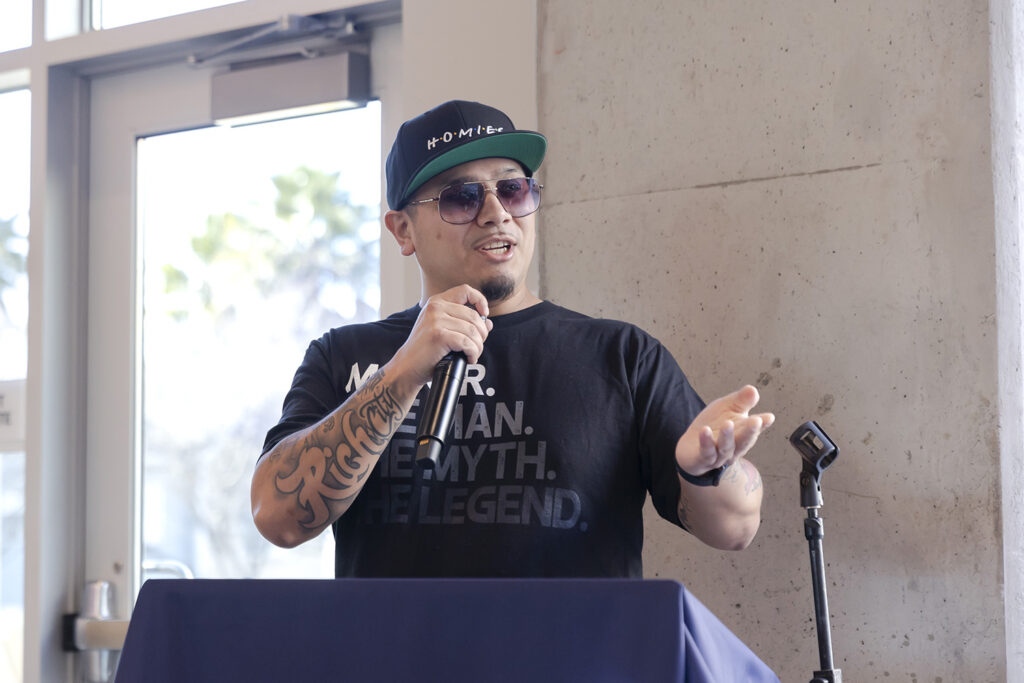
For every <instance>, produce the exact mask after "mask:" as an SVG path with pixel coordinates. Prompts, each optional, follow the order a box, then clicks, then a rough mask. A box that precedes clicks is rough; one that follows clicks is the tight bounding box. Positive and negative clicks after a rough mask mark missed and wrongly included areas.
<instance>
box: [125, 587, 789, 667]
mask: <svg viewBox="0 0 1024 683" xmlns="http://www.w3.org/2000/svg"><path fill="white" fill-rule="evenodd" d="M136 681H140V682H141V681H145V682H146V683H160V682H163V681H166V682H168V683H170V682H172V681H173V682H174V683H181V682H182V681H190V682H192V683H196V682H202V681H211V682H212V681H217V682H218V683H224V682H225V681H246V682H258V681H274V682H292V681H316V682H319V681H360V682H362V681H371V682H376V681H381V682H384V681H387V682H388V683H394V682H395V681H446V682H448V681H451V682H456V681H472V682H473V683H480V682H485V681H486V682H491V681H496V682H502V681H510V682H511V681H516V682H517V683H522V682H523V681H531V682H532V681H644V682H645V683H654V682H658V681H674V682H678V681H687V682H689V683H710V682H712V681H714V682H719V681H723V682H728V683H737V682H740V681H750V682H753V683H760V682H761V681H771V682H773V683H777V682H778V678H777V677H776V676H775V674H773V673H772V672H771V670H769V669H768V667H767V666H765V664H764V663H763V662H761V660H760V659H758V658H757V657H756V656H755V655H754V654H753V653H752V652H751V651H750V650H749V649H748V648H747V647H746V645H744V644H743V643H742V642H741V641H740V640H739V639H738V638H737V637H736V636H735V635H733V634H732V633H731V632H730V631H729V630H728V629H727V628H726V627H725V626H724V625H723V624H722V623H721V622H720V621H719V620H718V619H717V618H715V616H714V615H713V614H712V613H711V612H709V611H708V610H707V608H705V607H704V606H703V605H702V604H701V603H700V602H699V601H698V600H697V599H696V598H694V597H693V596H692V595H691V594H690V593H689V592H687V590H686V589H685V588H684V587H683V586H682V585H680V584H678V583H676V582H674V581H630V580H604V579H592V580H562V579H558V580H554V579H551V580H549V579H536V580H497V579H495V580H491V579H470V580H464V579H461V580H457V579H441V580H419V579H416V580H405V579H358V580H356V579H339V580H322V581H311V580H192V581H189V580H160V581H158V580H150V581H148V582H146V583H145V584H144V585H143V587H142V590H141V592H140V594H139V600H138V603H137V605H136V607H135V612H134V615H133V616H132V619H131V624H130V625H129V628H128V635H127V638H126V640H125V645H124V650H123V652H122V654H121V660H120V664H119V666H118V670H117V677H116V682H117V683H134V682H136Z"/></svg>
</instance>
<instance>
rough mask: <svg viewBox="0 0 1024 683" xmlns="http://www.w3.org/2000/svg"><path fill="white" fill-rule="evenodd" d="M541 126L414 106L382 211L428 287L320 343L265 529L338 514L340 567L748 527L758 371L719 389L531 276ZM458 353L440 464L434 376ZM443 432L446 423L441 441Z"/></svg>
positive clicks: (761, 424)
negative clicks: (727, 390)
mask: <svg viewBox="0 0 1024 683" xmlns="http://www.w3.org/2000/svg"><path fill="white" fill-rule="evenodd" d="M545 149H546V141H545V138H544V137H543V136H542V135H540V134H539V133H536V132H532V131H525V130H516V129H515V127H514V126H513V124H512V121H511V120H509V118H508V117H507V116H506V115H505V114H503V113H502V112H500V111H498V110H496V109H494V108H492V107H488V106H485V105H482V104H479V103H475V102H464V101H452V102H446V103H445V104H442V105H440V106H438V107H436V108H435V109H432V110H430V111H428V112H426V113H424V114H422V115H420V116H418V117H416V118H414V119H412V120H410V121H407V122H406V123H405V124H403V125H402V127H401V129H400V130H399V131H398V135H397V137H396V139H395V142H394V145H393V146H392V149H391V153H390V154H389V155H388V160H387V200H388V205H389V207H390V209H391V210H390V211H388V212H387V213H386V215H385V216H384V222H385V224H386V226H387V228H388V230H389V231H390V232H391V234H392V235H394V237H395V239H396V240H397V242H398V245H399V247H400V248H401V251H402V254H403V255H406V256H415V257H416V259H417V262H418V264H419V268H420V273H421V279H422V295H421V299H420V301H419V303H418V304H417V305H415V306H413V307H412V308H410V309H408V310H405V311H403V312H401V313H396V314H394V315H392V316H390V317H388V318H387V319H385V320H382V321H379V322H374V323H367V324H359V325H349V326H346V327H341V328H337V329H333V330H331V331H329V332H327V333H326V334H325V335H324V336H322V337H321V338H319V339H317V340H315V341H314V342H312V343H311V344H310V346H309V348H308V350H307V351H306V355H305V358H304V359H303V361H302V363H301V365H300V366H299V368H298V370H297V371H296V373H295V378H294V380H293V383H292V387H291V389H290V390H289V392H288V394H287V396H286V398H285V401H284V409H283V414H282V416H281V420H280V422H279V423H278V424H277V425H276V426H274V427H273V428H272V429H271V430H270V432H269V433H268V434H267V439H266V443H265V445H264V450H263V454H262V455H261V456H260V459H259V462H258V463H257V465H256V469H255V472H254V474H253V480H252V512H253V518H254V520H255V522H256V526H257V528H258V529H259V530H260V532H261V533H262V534H263V535H264V536H265V537H266V538H268V539H269V540H270V541H272V542H273V543H275V544H277V545H280V546H285V547H292V546H295V545H298V544H300V543H302V542H304V541H307V540H309V539H311V538H313V537H315V536H317V535H318V534H320V533H321V532H322V531H323V530H324V528H325V527H327V526H329V525H333V527H334V534H335V539H336V551H335V572H336V575H337V576H339V577H343V576H344V577H348V576H351V577H633V578H639V577H641V576H642V567H641V548H642V544H643V518H642V509H643V504H644V500H645V498H646V496H647V494H648V493H649V494H650V495H651V498H652V500H653V502H654V505H655V507H656V508H657V510H658V512H659V514H660V515H661V516H662V517H664V518H665V519H667V520H669V521H670V522H672V523H674V524H676V525H678V526H680V527H682V528H683V529H686V530H687V531H689V532H690V533H692V534H693V535H694V536H696V537H697V538H699V539H700V540H702V541H703V542H705V543H707V544H709V545H711V546H713V547H715V548H720V549H741V548H744V547H746V546H747V545H749V543H750V542H751V540H752V539H753V537H754V534H755V533H756V532H757V528H758V525H759V523H760V509H761V479H760V475H759V474H758V471H757V469H756V468H755V467H754V466H753V465H752V464H751V463H750V462H749V461H748V460H747V459H746V455H747V453H748V452H749V450H750V449H751V447H752V446H753V445H754V443H755V442H756V441H757V438H758V436H759V435H760V434H761V432H762V431H763V430H764V429H766V428H768V427H769V426H770V425H771V424H772V422H773V421H774V416H773V415H772V414H771V413H760V414H751V413H750V411H751V410H752V409H753V408H754V407H755V405H756V404H757V401H758V394H757V390H756V389H755V388H754V387H752V386H746V387H743V388H742V389H739V390H738V391H736V392H735V393H733V394H730V395H728V396H724V397H722V398H719V399H718V400H716V401H713V402H711V403H710V404H708V405H707V406H705V404H704V403H703V401H702V400H701V399H700V397H699V396H698V395H697V393H696V392H695V391H694V390H693V389H692V388H691V387H690V385H689V383H688V381H687V379H686V377H685V376H684V374H683V372H682V371H681V370H680V369H679V366H678V365H677V364H676V362H675V360H674V359H673V358H672V357H671V355H670V354H669V353H668V351H667V350H666V349H665V348H664V347H663V346H662V345H661V344H660V343H659V342H658V341H657V340H655V339H654V338H652V337H651V336H650V335H648V334H646V333H645V332H644V331H642V330H640V329H638V328H637V327H635V326H633V325H630V324H627V323H623V322H617V321H611V320H599V319H594V318H590V317H587V316H585V315H582V314H580V313H575V312H573V311H570V310H567V309H565V308H562V307H559V306H557V305H555V304H553V303H551V302H549V301H542V300H541V299H539V298H538V297H537V296H536V295H535V294H534V293H533V292H531V291H530V290H529V289H528V287H527V285H526V275H527V270H528V268H529V265H530V260H531V258H532V257H533V252H534V246H535V243H536V229H535V216H536V211H537V209H538V208H539V207H540V205H541V195H542V191H543V190H542V185H541V184H540V183H539V182H538V181H537V179H536V178H535V177H534V174H535V173H536V171H537V169H538V168H539V167H540V165H541V162H542V161H543V158H544V153H545ZM453 352H456V353H462V354H464V355H465V359H466V361H467V366H466V369H465V380H464V382H463V384H462V394H461V397H460V400H459V402H458V404H457V405H456V406H455V408H454V413H453V414H452V416H451V428H450V433H448V434H447V440H445V441H444V444H443V447H441V448H440V452H439V453H438V455H437V458H436V463H434V464H433V466H432V467H424V466H422V465H421V464H417V461H416V450H417V443H416V427H417V423H418V420H419V417H420V414H421V413H422V412H423V411H424V409H425V407H426V396H427V383H428V382H430V380H431V377H432V376H433V374H434V371H435V368H437V366H438V364H439V363H440V362H442V360H443V359H445V358H446V357H448V356H449V354H451V353H453ZM443 437H444V435H442V438H443Z"/></svg>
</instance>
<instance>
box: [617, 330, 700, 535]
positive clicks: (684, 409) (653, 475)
mask: <svg viewBox="0 0 1024 683" xmlns="http://www.w3.org/2000/svg"><path fill="white" fill-rule="evenodd" d="M633 397H634V405H635V409H636V420H637V433H638V438H639V444H638V447H639V453H640V466H641V474H642V476H643V480H644V484H645V485H646V487H647V490H648V492H649V493H650V494H651V500H652V502H653V503H654V507H655V509H656V510H657V511H658V514H659V515H661V516H662V517H664V518H665V519H667V520H668V521H670V522H672V523H673V524H676V525H677V526H682V524H680V522H679V516H678V512H677V509H676V508H677V505H678V502H679V478H678V476H677V475H676V466H675V448H676V443H677V442H678V441H679V437H681V436H682V435H683V432H685V431H686V429H687V428H688V427H689V426H690V423H691V422H693V419H694V418H695V417H696V416H697V414H698V413H700V411H702V410H703V409H704V401H703V400H702V399H701V398H700V396H699V395H698V394H697V392H696V391H695V390H694V389H693V387H692V386H690V382H689V381H688V380H687V379H686V375H685V374H683V371H682V369H680V367H679V364H678V363H676V360H675V359H674V358H673V357H672V354H670V353H669V352H668V350H667V349H666V348H665V347H664V346H662V345H661V343H660V342H658V341H657V340H656V339H654V338H653V337H650V336H647V335H644V339H643V341H642V343H641V346H640V350H639V354H638V357H637V365H636V374H635V388H634V393H633Z"/></svg>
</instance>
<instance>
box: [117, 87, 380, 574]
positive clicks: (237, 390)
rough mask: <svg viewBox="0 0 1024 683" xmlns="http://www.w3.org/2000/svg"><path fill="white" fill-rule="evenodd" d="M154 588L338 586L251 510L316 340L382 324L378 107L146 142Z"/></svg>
mask: <svg viewBox="0 0 1024 683" xmlns="http://www.w3.org/2000/svg"><path fill="white" fill-rule="evenodd" d="M137 152H138V153H137V159H138V163H137V175H136V183H137V188H138V189H137V203H138V222H137V230H138V234H139V236H140V240H141V245H142V249H141V251H142V273H143V274H142V278H141V280H142V339H141V342H142V384H141V388H142V424H141V426H142V439H141V446H142V451H141V458H140V463H141V472H142V477H141V484H142V486H141V512H142V526H141V534H142V539H141V542H142V564H141V569H142V580H143V581H144V580H145V579H146V578H148V577H150V576H157V577H160V576H189V577H190V576H199V577H209V578H238V577H246V578H265V577H283V576H287V577H311V578H326V577H330V576H332V575H333V567H334V557H333V540H332V539H331V538H330V534H324V535H322V536H321V537H320V538H318V539H316V540H315V541H314V542H311V543H307V544H306V545H304V546H300V547H299V548H296V549H293V550H282V549H279V548H276V547H274V546H272V545H271V544H269V543H268V542H267V541H266V540H265V539H263V538H262V537H261V536H260V535H259V533H258V532H257V531H256V529H255V527H254V526H253V523H252V517H251V514H250V512H249V476H250V474H251V472H252V469H253V465H254V463H255V460H256V456H257V455H258V453H259V450H260V446H261V445H262V434H263V433H264V432H265V431H266V430H267V429H268V428H269V427H270V426H271V425H273V424H274V423H275V422H276V421H277V418H278V416H279V415H280V409H281V401H282V399H283V396H284V391H285V390H286V389H287V387H288V386H289V384H290V381H291V376H292V373H293V372H294V371H295V368H296V367H297V364H298V362H299V360H300V359H301V358H302V355H303V353H304V351H305V348H306V346H307V345H308V343H309V342H310V340H312V339H314V338H316V337H318V336H320V335H321V334H323V332H325V331H326V330H328V329H329V328H331V327H335V326H337V325H340V324H346V323H350V322H365V321H369V320H375V319H377V317H378V313H379V307H380V272H379V271H380V269H379V261H380V257H379V244H380V228H379V225H380V223H379V214H380V211H379V207H380V182H379V178H380V105H379V103H377V102H371V103H370V104H369V105H368V106H366V107H364V108H360V109H353V110H349V111H340V112H335V113H329V114H321V115H317V116H308V117H303V118H297V119H289V120H284V121H275V122H270V123H263V124H258V125H250V126H245V127H241V128H225V127H208V128H200V129H195V130H189V131H184V132H177V133H170V134H165V135H157V136H150V137H145V138H141V139H140V140H139V141H138V148H137Z"/></svg>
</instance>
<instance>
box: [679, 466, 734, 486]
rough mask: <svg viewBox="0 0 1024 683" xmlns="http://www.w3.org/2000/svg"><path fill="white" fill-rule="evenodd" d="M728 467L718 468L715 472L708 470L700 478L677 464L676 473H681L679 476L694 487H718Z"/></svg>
mask: <svg viewBox="0 0 1024 683" xmlns="http://www.w3.org/2000/svg"><path fill="white" fill-rule="evenodd" d="M727 467H729V466H728V465H722V466H721V467H716V468H715V469H713V470H708V471H707V472H705V473H704V474H701V475H699V476H694V475H692V474H690V473H689V472H687V471H686V470H684V469H683V468H682V467H680V466H679V463H678V462H677V463H676V471H678V472H679V476H680V477H682V478H683V479H685V480H686V481H688V482H690V483H691V484H693V485H694V486H718V482H719V481H721V479H722V475H723V474H724V473H725V470H726V468H727Z"/></svg>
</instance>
